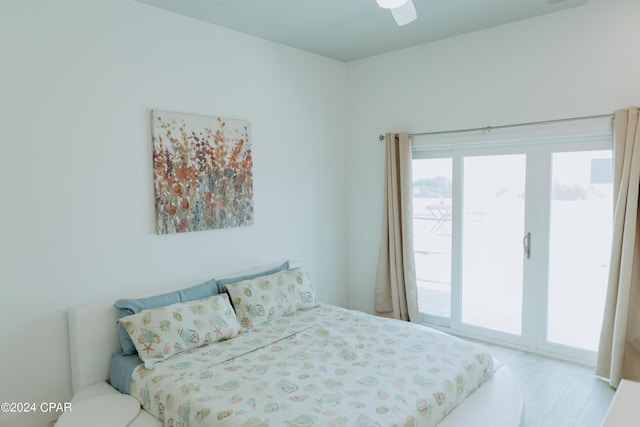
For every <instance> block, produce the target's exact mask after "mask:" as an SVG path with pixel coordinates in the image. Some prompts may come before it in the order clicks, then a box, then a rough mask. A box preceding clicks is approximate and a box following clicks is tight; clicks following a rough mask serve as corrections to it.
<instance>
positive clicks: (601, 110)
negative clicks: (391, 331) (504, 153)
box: [347, 0, 640, 312]
mask: <svg viewBox="0 0 640 427" xmlns="http://www.w3.org/2000/svg"><path fill="white" fill-rule="evenodd" d="M639 18H640V2H638V1H637V0H608V1H604V0H591V1H590V2H589V3H588V4H587V5H585V6H582V7H578V8H575V9H569V10H566V11H563V12H559V13H555V14H551V15H546V16H541V17H538V18H535V19H530V20H526V21H520V22H516V23H512V24H509V25H504V26H501V27H497V28H493V29H489V30H485V31H479V32H475V33H472V34H467V35H463V36H459V37H455V38H451V39H447V40H443V41H439V42H435V43H431V44H426V45H422V46H418V47H414V48H409V49H405V50H401V51H396V52H392V53H389V54H385V55H380V56H377V57H372V58H368V59H363V60H360V61H355V62H352V63H350V64H349V80H348V88H349V107H348V118H349V123H348V129H349V131H348V135H349V155H348V158H349V165H350V167H349V169H348V172H347V183H348V197H347V199H348V212H349V213H348V216H349V219H348V227H347V229H348V240H349V243H348V260H349V269H348V279H349V303H350V307H351V308H355V309H359V310H363V311H366V312H372V311H373V297H372V294H373V288H374V282H375V272H376V264H377V259H378V249H379V245H380V224H381V209H382V184H383V161H384V148H383V145H382V144H379V143H378V139H377V137H378V134H380V133H385V132H402V131H406V132H410V133H411V132H426V131H440V130H453V129H464V128H474V127H482V126H486V125H501V124H511V123H522V122H530V121H537V120H548V119H557V118H565V117H566V118H568V117H577V116H588V115H595V114H607V113H611V112H613V111H614V110H616V109H618V108H624V107H628V106H631V105H639V104H640V55H638V47H637V40H638V39H640V25H638V19H639Z"/></svg>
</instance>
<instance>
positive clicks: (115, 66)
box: [0, 0, 347, 427]
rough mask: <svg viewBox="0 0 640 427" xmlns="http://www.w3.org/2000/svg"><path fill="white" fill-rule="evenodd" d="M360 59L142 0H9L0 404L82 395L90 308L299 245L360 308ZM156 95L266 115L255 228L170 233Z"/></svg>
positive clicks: (333, 298) (246, 115) (4, 6)
mask: <svg viewBox="0 0 640 427" xmlns="http://www.w3.org/2000/svg"><path fill="white" fill-rule="evenodd" d="M346 72H347V67H346V65H345V64H344V63H340V62H337V61H333V60H329V59H326V58H322V57H319V56H315V55H311V54H308V53H304V52H301V51H298V50H294V49H291V48H287V47H284V46H280V45H276V44H273V43H270V42H266V41H263V40H259V39H256V38H253V37H249V36H246V35H242V34H239V33H236V32H233V31H229V30H225V29H221V28H218V27H215V26H213V25H210V24H205V23H202V22H199V21H196V20H192V19H188V18H184V17H181V16H178V15H175V14H172V13H169V12H165V11H161V10H159V9H156V8H152V7H150V6H146V5H143V4H140V3H137V2H134V1H131V0H110V1H98V0H90V1H87V0H61V1H56V2H48V1H25V0H2V2H0V144H1V146H2V152H1V154H0V179H1V182H2V187H1V188H2V196H1V197H0V212H1V213H0V218H1V220H2V224H3V226H2V235H1V237H0V324H1V325H2V326H0V340H1V341H0V342H2V346H1V351H0V402H5V401H22V402H24V401H35V402H47V401H64V400H65V399H68V398H69V394H70V392H71V389H70V377H69V376H70V372H69V355H68V347H67V346H68V337H67V330H66V310H67V308H68V307H70V306H73V305H77V304H81V303H84V302H88V301H93V300H96V299H101V298H105V297H114V298H115V297H117V296H119V295H123V294H128V293H132V292H138V291H142V290H146V289H155V288H162V287H167V286H173V285H176V284H180V283H184V284H185V285H188V284H195V283H198V282H200V281H203V280H206V279H208V278H210V277H212V276H215V275H218V274H222V273H230V272H234V271H238V270H241V269H245V268H249V267H254V266H259V265H265V264H271V263H276V262H281V261H282V260H284V259H286V258H293V259H297V260H300V261H302V262H304V263H305V264H306V265H307V266H308V269H309V272H310V275H311V278H312V280H313V282H314V284H315V287H316V289H317V292H318V294H319V298H320V299H321V300H323V301H326V302H330V303H333V304H341V305H346V304H347V300H346V298H347V291H346V261H345V260H346V249H345V243H346V238H345V237H344V236H345V234H346V199H345V195H346V191H345V189H344V183H345V179H346V178H345V173H346V172H345V170H346V167H345V159H344V155H343V154H341V153H342V152H343V149H344V148H343V147H344V145H345V143H346V138H345V135H346V118H345V117H346V80H347V75H346ZM150 109H164V110H169V111H179V112H190V113H197V114H205V115H218V116H223V117H232V118H242V119H246V120H250V121H251V122H252V127H253V154H254V156H253V157H254V174H255V181H254V182H255V186H254V193H255V225H254V226H252V227H247V228H242V229H230V230H218V231H208V232H197V233H187V234H179V235H167V236H158V235H156V234H155V227H154V205H153V203H154V201H153V181H152V169H151V140H150V124H149V111H150ZM0 415H1V414H0ZM52 418H54V417H51V416H48V415H28V416H23V417H17V418H10V419H7V420H6V422H7V423H8V422H9V421H11V424H8V425H10V426H12V427H13V426H18V425H33V426H37V425H45V424H46V421H47V420H50V419H52ZM4 423H5V419H4V418H3V417H1V416H0V426H4V425H5V424H4Z"/></svg>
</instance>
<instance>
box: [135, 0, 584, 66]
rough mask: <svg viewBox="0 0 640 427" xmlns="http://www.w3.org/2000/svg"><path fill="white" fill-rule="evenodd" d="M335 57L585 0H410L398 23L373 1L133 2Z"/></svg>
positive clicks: (478, 27)
mask: <svg viewBox="0 0 640 427" xmlns="http://www.w3.org/2000/svg"><path fill="white" fill-rule="evenodd" d="M137 1H139V2H141V3H146V4H149V5H152V6H156V7H159V8H162V9H165V10H168V11H172V12H175V13H178V14H181V15H185V16H189V17H192V18H195V19H199V20H202V21H206V22H210V23H212V24H216V25H219V26H222V27H226V28H230V29H233V30H236V31H240V32H242V33H246V34H251V35H253V36H257V37H260V38H263V39H266V40H271V41H274V42H277V43H281V44H284V45H287V46H291V47H294V48H298V49H302V50H305V51H308V52H312V53H316V54H318V55H322V56H326V57H329V58H334V59H337V60H340V61H345V62H348V61H352V60H355V59H360V58H365V57H368V56H373V55H378V54H381V53H385V52H390V51H392V50H397V49H402V48H405V47H410V46H415V45H418V44H423V43H428V42H432V41H435V40H440V39H444V38H447V37H452V36H455V35H459V34H464V33H469V32H472V31H477V30H481V29H485V28H490V27H495V26H497V25H502V24H506V23H509V22H514V21H518V20H522V19H527V18H532V17H535V16H539V15H544V14H547V13H553V12H557V11H559V10H563V9H568V8H571V7H576V6H580V5H583V4H585V3H586V2H587V0H413V2H414V4H415V7H416V11H417V13H418V19H417V20H416V21H414V22H412V23H410V24H407V25H405V26H403V27H398V26H397V25H396V23H395V21H394V20H393V17H392V16H391V12H390V11H389V10H384V9H381V8H379V7H378V6H377V4H376V0H180V1H176V0H137Z"/></svg>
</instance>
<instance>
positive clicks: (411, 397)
mask: <svg viewBox="0 0 640 427" xmlns="http://www.w3.org/2000/svg"><path fill="white" fill-rule="evenodd" d="M492 374H493V359H492V357H491V356H490V354H489V353H487V352H486V351H485V350H484V349H483V348H482V347H479V346H476V345H474V344H471V343H468V342H465V341H462V340H459V339H457V338H454V337H451V336H449V335H446V334H443V333H441V332H439V331H436V330H433V329H430V328H427V327H424V326H420V325H414V324H410V323H407V322H400V321H395V320H389V319H382V318H378V317H375V316H370V315H367V314H364V313H360V312H356V311H350V310H345V309H342V308H339V307H335V306H330V305H321V306H319V307H318V308H315V309H311V310H308V311H298V312H296V313H294V314H293V315H290V316H286V317H282V318H279V319H274V320H272V321H271V322H268V323H265V324H262V325H260V327H258V328H255V329H253V330H251V331H249V332H245V333H242V334H240V335H238V336H237V337H235V338H233V339H231V340H228V341H222V342H218V343H214V344H211V345H208V346H205V347H201V348H198V349H194V350H191V351H189V352H188V353H182V354H179V355H176V356H174V357H171V358H169V359H167V360H165V361H163V362H162V363H160V364H158V365H156V366H155V367H154V368H152V369H146V368H145V367H144V365H141V366H139V367H138V368H136V370H135V371H134V373H133V375H132V378H131V394H132V395H133V396H134V397H136V398H137V399H138V400H139V401H140V402H141V404H142V405H143V407H144V408H145V409H146V410H147V411H148V412H150V413H151V414H152V415H154V416H155V417H157V418H158V419H160V420H161V421H163V423H164V425H165V426H172V427H194V426H322V427H329V426H336V427H337V426H363V427H364V426H367V427H368V426H433V425H435V424H437V423H438V422H439V421H440V420H441V419H442V418H444V417H445V415H446V414H448V413H449V412H451V411H452V410H453V409H454V408H455V407H456V405H458V404H459V403H460V402H462V401H463V400H464V399H465V398H466V397H467V396H468V395H469V394H470V393H471V392H473V391H474V390H475V389H476V388H477V387H478V386H479V385H480V384H482V383H483V382H484V381H485V380H487V379H488V378H490V377H491V375H492Z"/></svg>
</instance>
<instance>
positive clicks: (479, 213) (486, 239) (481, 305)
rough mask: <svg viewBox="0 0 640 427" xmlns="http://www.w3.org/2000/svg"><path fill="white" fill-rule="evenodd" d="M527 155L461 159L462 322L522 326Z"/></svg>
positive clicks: (511, 329) (505, 328)
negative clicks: (522, 242) (522, 241)
mask: <svg viewBox="0 0 640 427" xmlns="http://www.w3.org/2000/svg"><path fill="white" fill-rule="evenodd" d="M526 160H527V159H526V155H525V154H502V155H484V156H467V157H464V158H463V159H462V218H461V222H462V224H461V225H462V228H461V229H462V231H463V233H462V234H461V236H460V237H461V239H460V240H461V244H462V251H461V261H462V262H461V285H462V286H461V293H462V295H461V321H462V323H463V324H467V325H473V326H478V327H482V328H486V329H491V330H495V331H502V332H508V333H511V334H515V335H520V333H521V331H522V289H523V282H522V280H523V277H524V276H523V268H524V262H523V257H522V246H521V245H520V240H521V239H522V236H523V235H524V233H525V223H524V220H525V196H526V191H525V181H526ZM491 171H499V173H494V172H491Z"/></svg>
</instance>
